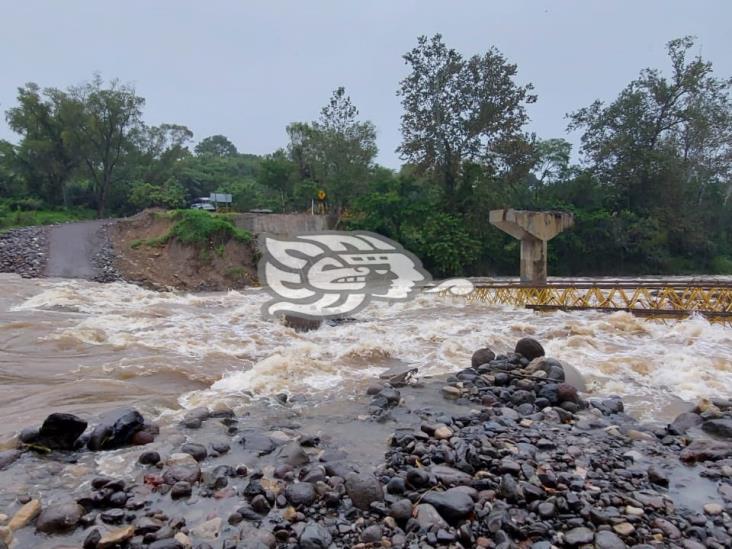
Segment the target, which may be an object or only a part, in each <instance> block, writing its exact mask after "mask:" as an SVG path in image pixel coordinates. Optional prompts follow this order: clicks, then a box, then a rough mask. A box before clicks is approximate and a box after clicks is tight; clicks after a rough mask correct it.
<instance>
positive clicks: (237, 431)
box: [0, 339, 732, 549]
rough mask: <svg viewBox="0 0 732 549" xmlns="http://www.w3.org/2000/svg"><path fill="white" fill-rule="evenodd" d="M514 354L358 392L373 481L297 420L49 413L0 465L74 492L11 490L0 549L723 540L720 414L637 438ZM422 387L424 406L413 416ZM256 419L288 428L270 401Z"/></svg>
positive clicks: (593, 402) (685, 418) (727, 445)
mask: <svg viewBox="0 0 732 549" xmlns="http://www.w3.org/2000/svg"><path fill="white" fill-rule="evenodd" d="M516 348H517V350H519V351H521V353H510V354H506V355H499V356H496V355H495V354H494V353H493V351H491V350H490V349H487V348H485V349H480V350H478V351H476V353H475V354H474V356H473V361H472V364H471V365H469V366H468V365H466V368H465V369H463V370H461V371H459V372H456V373H455V375H454V376H452V377H450V378H448V379H445V380H443V381H442V382H440V383H437V382H430V383H428V384H426V385H421V384H420V383H419V382H414V381H413V380H412V378H411V374H410V375H402V376H397V377H395V378H393V379H391V380H387V381H384V380H380V381H376V380H375V381H374V383H373V384H372V385H371V386H370V387H369V389H368V395H369V396H368V397H365V399H364V402H363V404H362V405H361V406H363V408H362V412H363V414H362V415H361V416H360V418H359V419H358V420H356V418H354V426H355V424H356V422H357V421H361V422H367V423H368V422H373V423H374V424H388V423H393V434H392V435H391V437H390V438H389V440H388V441H386V444H385V452H384V458H383V460H382V461H381V463H379V464H378V465H377V466H376V467H364V466H363V465H360V464H359V462H358V459H354V457H353V456H349V452H348V449H347V448H342V447H340V446H339V445H338V441H334V440H327V441H326V440H325V439H322V438H321V437H320V436H317V435H313V434H310V433H308V432H305V431H304V430H302V429H301V428H300V426H299V425H298V424H297V423H294V422H290V423H288V424H286V425H285V424H280V425H277V426H275V427H265V426H263V425H262V424H261V423H259V422H257V421H253V420H252V419H251V418H249V417H248V415H237V414H235V413H234V412H233V411H232V410H231V409H228V408H227V407H225V406H218V407H215V408H213V409H209V408H198V409H194V410H190V411H188V412H187V414H186V415H185V417H183V418H182V419H181V421H180V423H179V424H177V426H176V427H175V432H174V433H173V434H171V433H167V434H165V435H162V434H158V428H157V427H156V426H155V425H152V424H150V423H149V422H147V421H146V420H145V419H144V418H143V417H142V416H141V415H140V414H139V413H137V412H135V411H133V410H128V411H122V412H115V413H111V414H110V415H109V416H108V417H106V418H105V419H102V420H100V421H98V422H95V423H91V422H90V424H89V425H87V422H86V421H84V420H81V419H80V418H77V417H75V416H72V415H69V414H54V415H52V416H49V418H48V419H46V421H45V422H44V424H43V425H42V426H40V428H31V429H28V430H26V431H24V432H23V433H22V434H21V436H20V439H21V441H22V442H23V443H22V444H20V446H19V448H18V449H17V450H9V451H7V452H5V453H4V454H2V455H0V468H5V469H6V473H12V474H13V475H14V476H22V475H24V474H28V471H32V468H31V465H32V464H34V463H35V464H38V463H39V462H40V463H42V464H43V467H44V470H51V471H55V473H53V474H54V475H57V476H59V477H63V476H64V475H69V474H75V475H77V476H78V478H77V479H75V480H74V482H73V484H74V489H71V490H68V491H67V492H66V493H55V494H42V493H39V492H38V491H36V492H35V493H27V494H22V495H20V496H19V497H18V499H17V501H16V502H15V503H14V504H13V505H12V506H11V507H10V508H8V509H5V510H3V509H0V511H2V512H4V513H5V514H6V519H5V521H6V524H7V525H6V526H0V539H5V542H6V543H8V542H10V541H11V540H15V541H16V542H17V543H18V544H19V545H18V546H21V547H24V546H31V545H27V544H29V543H34V544H35V545H33V546H38V544H39V543H41V542H43V543H56V544H57V545H64V544H66V545H73V544H74V543H76V544H79V545H83V547H85V548H103V547H130V548H131V547H140V548H144V547H150V548H155V549H162V548H185V547H197V548H201V549H205V548H214V547H215V548H226V549H234V548H275V547H278V548H298V547H302V548H306V549H314V548H326V547H335V548H340V547H356V548H360V549H366V548H369V547H386V548H389V547H407V548H415V549H416V548H422V547H452V548H468V547H487V548H493V547H497V548H506V549H507V548H513V547H522V548H523V547H530V548H532V549H548V548H550V547H599V548H608V549H612V548H623V547H636V548H637V549H641V548H647V547H680V548H685V549H695V548H701V547H709V548H721V547H730V546H732V519H731V518H730V513H732V442H730V440H732V428H731V427H732V403H730V402H726V401H717V402H707V401H703V402H701V403H700V404H699V406H697V408H696V409H694V410H693V411H691V412H687V413H684V414H682V415H681V416H679V418H677V420H676V421H674V422H673V423H672V424H670V425H659V424H648V423H646V424H641V423H638V422H637V421H636V420H634V419H633V418H632V417H629V416H627V415H626V414H625V413H624V411H623V410H624V408H623V403H622V400H621V399H620V398H618V397H611V398H594V399H586V398H583V397H582V395H581V394H580V393H578V391H577V388H576V387H575V386H574V385H570V384H569V383H567V382H566V381H567V380H566V379H565V377H566V376H565V367H564V366H563V365H562V364H561V363H559V362H558V361H556V360H553V359H550V358H546V357H544V356H543V349H542V348H541V345H539V343H538V342H536V341H533V340H528V339H525V340H522V341H520V342H519V344H518V345H517V347H516ZM435 393H439V395H441V399H437V400H433V402H437V403H438V404H437V405H430V406H427V407H423V406H420V405H419V403H420V402H426V401H427V400H428V399H429V398H431V397H433V396H434V394H435ZM406 394H409V396H410V398H409V399H407V398H405V395H406ZM420 395H422V398H419V397H420ZM415 396H416V397H417V398H414V397H415ZM408 402H411V403H412V404H411V405H410V404H408ZM415 403H416V404H415ZM262 405H263V406H264V405H266V406H275V407H282V408H284V409H291V410H292V412H293V413H292V417H293V418H295V417H296V414H295V409H294V408H292V406H293V404H292V399H290V398H288V396H287V395H278V396H277V397H275V398H273V400H272V401H270V402H267V403H264V402H263V403H262ZM456 410H458V412H457V413H456ZM705 433H706V434H705ZM708 434H712V435H714V437H716V438H709V437H708V436H707V435H708ZM130 445H133V446H132V447H131V448H132V450H128V451H126V452H125V451H124V449H125V448H130ZM134 445H138V446H139V449H135V448H136V447H137V446H134ZM44 449H47V450H44ZM118 449H121V450H118ZM39 451H40V452H42V453H40V454H39V453H37V452H39ZM23 452H24V453H23ZM47 452H48V453H47ZM114 452H118V453H116V454H115V453H114ZM122 452H124V453H122ZM90 453H91V454H93V455H94V456H97V463H100V462H102V461H104V460H105V457H106V456H108V455H110V453H111V455H112V456H116V457H114V459H115V460H116V461H115V463H117V464H118V466H119V468H120V469H122V470H125V471H126V472H125V473H124V474H120V475H118V476H114V475H112V476H109V475H106V476H101V475H99V472H98V471H96V470H93V469H86V470H80V468H79V466H74V467H76V468H75V469H71V467H72V466H71V465H68V464H70V463H75V462H76V461H77V460H80V459H82V458H83V457H84V456H87V455H89V454H90ZM684 464H689V465H684ZM0 524H1V523H0ZM24 544H26V545H24ZM49 546H55V545H49Z"/></svg>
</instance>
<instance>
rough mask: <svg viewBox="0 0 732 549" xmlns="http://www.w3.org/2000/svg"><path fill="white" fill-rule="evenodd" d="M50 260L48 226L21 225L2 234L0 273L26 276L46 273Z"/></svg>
mask: <svg viewBox="0 0 732 549" xmlns="http://www.w3.org/2000/svg"><path fill="white" fill-rule="evenodd" d="M47 261H48V227H21V228H19V229H10V230H8V231H6V232H4V233H2V234H0V273H16V274H19V275H20V276H22V277H24V278H38V277H41V276H43V275H44V272H45V270H46V262H47Z"/></svg>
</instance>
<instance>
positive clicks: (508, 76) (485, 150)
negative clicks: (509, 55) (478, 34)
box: [397, 34, 536, 201]
mask: <svg viewBox="0 0 732 549" xmlns="http://www.w3.org/2000/svg"><path fill="white" fill-rule="evenodd" d="M404 60H405V62H406V64H407V65H409V67H410V69H411V70H410V73H409V74H408V75H407V77H406V78H404V79H403V80H402V81H401V85H400V88H399V90H398V92H397V94H398V95H399V96H400V97H401V98H402V106H403V107H404V114H402V120H401V131H402V138H403V140H402V144H401V146H400V147H399V148H398V152H399V153H400V154H401V157H402V158H403V159H404V160H406V161H407V162H410V163H412V164H414V165H416V166H417V167H418V168H419V169H420V170H421V171H422V172H423V173H429V174H431V175H432V176H433V177H435V178H436V179H437V180H438V181H439V182H440V183H441V185H442V187H443V189H444V191H445V193H446V196H447V198H448V200H449V201H453V200H454V195H455V193H456V190H457V187H458V185H459V183H460V181H461V179H462V178H463V175H464V174H463V167H464V165H465V163H466V162H467V161H469V162H471V163H477V164H479V165H482V166H485V167H486V168H488V169H489V170H490V171H492V172H500V171H510V170H511V169H513V167H514V162H515V161H518V160H521V161H522V162H523V161H524V160H525V157H526V155H525V152H524V151H526V150H528V149H527V148H526V146H525V145H526V143H527V142H528V139H527V138H526V137H525V136H523V135H522V133H521V132H522V128H523V126H524V124H525V123H526V122H527V120H528V116H527V114H526V109H525V105H526V104H527V103H532V102H534V101H535V100H536V96H535V95H533V94H532V93H531V90H532V89H533V88H532V86H531V84H527V85H523V86H522V85H519V84H517V83H516V74H517V68H516V65H514V64H511V63H509V62H508V61H507V60H506V58H505V57H503V55H502V54H501V53H500V52H499V51H498V50H496V49H495V48H491V49H490V50H488V51H487V52H485V53H484V54H482V55H473V56H472V57H470V58H468V59H465V58H464V57H463V56H462V55H461V54H460V53H458V52H457V51H456V50H454V49H452V48H448V47H447V46H446V45H445V43H444V42H443V40H442V36H441V35H440V34H436V35H434V36H433V37H432V38H428V37H426V36H420V37H419V39H418V43H417V46H416V47H415V48H414V49H412V50H411V51H409V52H407V53H406V54H405V55H404ZM512 157H513V158H512Z"/></svg>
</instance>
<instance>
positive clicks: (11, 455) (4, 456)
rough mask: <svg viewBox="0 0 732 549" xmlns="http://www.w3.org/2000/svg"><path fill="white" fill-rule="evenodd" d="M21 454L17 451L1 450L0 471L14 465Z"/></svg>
mask: <svg viewBox="0 0 732 549" xmlns="http://www.w3.org/2000/svg"><path fill="white" fill-rule="evenodd" d="M20 455H21V453H20V452H19V451H18V450H3V451H0V471H2V470H3V469H7V468H8V467H10V465H12V464H13V463H15V461H16V460H17V459H18V458H19V457H20Z"/></svg>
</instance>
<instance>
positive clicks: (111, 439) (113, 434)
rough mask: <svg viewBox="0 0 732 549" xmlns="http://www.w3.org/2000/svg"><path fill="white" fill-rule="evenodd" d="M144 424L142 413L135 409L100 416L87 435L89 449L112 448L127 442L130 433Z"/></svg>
mask: <svg viewBox="0 0 732 549" xmlns="http://www.w3.org/2000/svg"><path fill="white" fill-rule="evenodd" d="M144 425H145V419H144V418H143V417H142V414H140V412H138V411H137V410H135V409H123V410H116V411H114V412H110V413H108V414H106V415H105V416H104V417H102V419H101V421H100V422H99V424H98V425H97V426H96V427H94V430H93V431H92V432H91V435H90V436H89V442H88V443H87V446H88V448H89V449H90V450H93V451H97V450H114V449H116V448H121V447H122V446H126V445H127V444H129V442H130V439H131V438H132V435H134V434H135V433H136V432H138V431H141V430H142V429H143V427H144Z"/></svg>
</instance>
